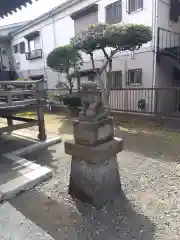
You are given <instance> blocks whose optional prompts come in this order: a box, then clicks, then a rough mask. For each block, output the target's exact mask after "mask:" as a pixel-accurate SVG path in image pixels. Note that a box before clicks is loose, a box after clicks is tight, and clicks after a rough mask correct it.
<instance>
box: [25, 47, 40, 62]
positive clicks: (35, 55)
mask: <svg viewBox="0 0 180 240" xmlns="http://www.w3.org/2000/svg"><path fill="white" fill-rule="evenodd" d="M36 58H42V49H36V50H34V51H30V52H27V53H26V60H33V59H36Z"/></svg>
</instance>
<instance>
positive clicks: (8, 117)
mask: <svg viewBox="0 0 180 240" xmlns="http://www.w3.org/2000/svg"><path fill="white" fill-rule="evenodd" d="M7 102H8V105H12V94H11V93H10V92H9V93H8V96H7ZM7 124H8V127H12V126H13V120H12V115H10V116H7Z"/></svg>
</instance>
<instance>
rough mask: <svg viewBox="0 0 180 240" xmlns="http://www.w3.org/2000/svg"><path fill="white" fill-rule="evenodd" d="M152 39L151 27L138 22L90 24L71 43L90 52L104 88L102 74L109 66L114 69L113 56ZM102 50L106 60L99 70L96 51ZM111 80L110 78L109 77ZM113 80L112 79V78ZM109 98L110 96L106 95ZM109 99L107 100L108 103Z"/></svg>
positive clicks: (110, 69)
mask: <svg viewBox="0 0 180 240" xmlns="http://www.w3.org/2000/svg"><path fill="white" fill-rule="evenodd" d="M151 40H152V33H151V29H150V28H149V27H147V26H144V25H138V24H106V23H105V24H96V25H90V26H89V27H88V29H86V30H84V31H82V32H80V33H79V34H77V35H76V36H75V37H74V38H72V39H71V44H72V45H73V46H74V48H76V49H77V50H80V51H83V52H85V53H86V54H89V55H90V57H91V62H92V67H93V69H94V70H95V71H96V75H97V79H98V81H99V84H100V87H102V88H104V83H103V81H102V79H101V75H102V73H103V72H104V71H106V79H107V67H108V66H109V72H111V71H112V58H113V56H114V55H115V54H116V53H117V52H120V51H124V50H130V51H133V50H135V49H139V48H140V47H141V46H142V45H143V44H146V43H148V42H149V41H151ZM96 50H101V51H102V52H103V54H104V57H105V61H104V62H103V64H102V66H101V68H100V69H99V71H97V69H96V66H95V60H94V52H95V51H96ZM108 80H109V78H108ZM111 80H112V79H111ZM105 98H107V99H108V97H105ZM107 102H108V100H106V103H107Z"/></svg>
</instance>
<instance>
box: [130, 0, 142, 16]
mask: <svg viewBox="0 0 180 240" xmlns="http://www.w3.org/2000/svg"><path fill="white" fill-rule="evenodd" d="M139 9H143V0H129V9H128V11H129V13H132V12H135V11H137V10H139Z"/></svg>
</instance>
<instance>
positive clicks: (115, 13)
mask: <svg viewBox="0 0 180 240" xmlns="http://www.w3.org/2000/svg"><path fill="white" fill-rule="evenodd" d="M121 21H122V3H121V1H117V2H114V3H112V4H109V5H108V6H106V22H107V23H109V24H115V23H118V22H121Z"/></svg>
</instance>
